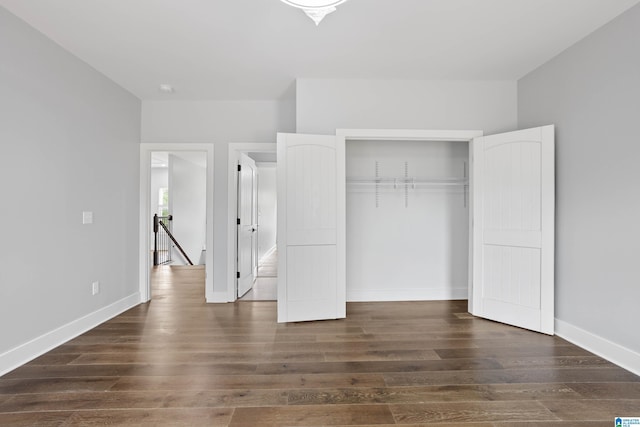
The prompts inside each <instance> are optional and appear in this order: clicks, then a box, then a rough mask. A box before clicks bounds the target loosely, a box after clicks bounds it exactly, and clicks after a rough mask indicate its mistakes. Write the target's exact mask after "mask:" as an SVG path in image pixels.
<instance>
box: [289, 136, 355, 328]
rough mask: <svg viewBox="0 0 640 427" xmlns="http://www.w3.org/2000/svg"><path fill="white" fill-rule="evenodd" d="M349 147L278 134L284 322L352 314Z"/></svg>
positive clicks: (330, 139) (338, 141) (338, 140)
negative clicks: (348, 245)
mask: <svg viewBox="0 0 640 427" xmlns="http://www.w3.org/2000/svg"><path fill="white" fill-rule="evenodd" d="M344 148H345V144H344V138H343V137H336V136H326V135H301V134H278V166H277V174H278V178H277V179H278V322H298V321H310V320H325V319H339V318H344V317H345V316H346V287H345V280H346V279H345V277H346V273H345V221H346V219H345V218H346V215H345V152H344Z"/></svg>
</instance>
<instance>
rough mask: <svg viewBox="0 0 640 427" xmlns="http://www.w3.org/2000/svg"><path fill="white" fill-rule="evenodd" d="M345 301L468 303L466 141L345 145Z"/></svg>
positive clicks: (467, 159) (467, 157)
mask: <svg viewBox="0 0 640 427" xmlns="http://www.w3.org/2000/svg"><path fill="white" fill-rule="evenodd" d="M346 175H347V187H346V188H347V192H346V209H347V219H346V222H347V223H346V230H347V231H346V255H347V289H346V290H347V301H410V300H437V299H466V298H467V295H468V268H469V267H468V265H469V180H468V176H469V143H468V142H464V141H456V142H452V141H415V140H411V141H407V140H347V142H346Z"/></svg>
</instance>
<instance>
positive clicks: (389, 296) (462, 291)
mask: <svg viewBox="0 0 640 427" xmlns="http://www.w3.org/2000/svg"><path fill="white" fill-rule="evenodd" d="M468 297H469V291H468V289H467V288H466V287H465V288H434V289H379V290H376V289H347V301H349V302H374V301H441V300H454V299H467V298H468Z"/></svg>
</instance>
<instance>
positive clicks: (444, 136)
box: [336, 129, 484, 314]
mask: <svg viewBox="0 0 640 427" xmlns="http://www.w3.org/2000/svg"><path fill="white" fill-rule="evenodd" d="M336 135H338V136H341V137H344V139H345V140H354V141H355V140H387V139H388V140H404V141H451V142H454V141H461V142H468V143H469V172H468V175H467V176H469V187H468V191H469V193H468V200H469V203H470V204H469V267H468V269H469V274H468V285H467V289H466V292H465V295H464V296H461V295H459V294H458V292H457V291H455V292H454V294H455V297H452V298H453V299H458V298H461V299H464V298H467V300H468V310H469V313H472V314H473V313H474V311H475V307H474V303H473V300H474V292H473V277H474V275H473V271H474V270H473V262H474V260H473V234H474V228H473V215H472V213H473V204H472V203H473V202H472V201H473V199H474V188H473V186H474V183H473V181H472V180H471V176H472V174H471V172H472V170H473V167H474V165H473V140H474V138H479V137H482V136H483V135H484V132H483V131H481V130H429V129H336ZM347 292H348V293H349V290H348V289H347ZM349 295H351V294H349ZM424 299H438V298H427V297H425V298H424ZM441 299H446V298H441ZM393 300H394V299H389V300H388V301H393ZM347 301H354V300H353V299H351V298H349V297H347ZM370 301H371V300H370Z"/></svg>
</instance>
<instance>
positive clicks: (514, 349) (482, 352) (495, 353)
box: [435, 344, 591, 359]
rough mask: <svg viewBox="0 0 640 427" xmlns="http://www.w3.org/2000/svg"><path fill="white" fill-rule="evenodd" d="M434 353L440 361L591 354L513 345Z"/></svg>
mask: <svg viewBox="0 0 640 427" xmlns="http://www.w3.org/2000/svg"><path fill="white" fill-rule="evenodd" d="M435 352H436V353H437V354H438V356H440V357H441V358H442V359H457V358H465V359H468V358H471V357H492V358H514V357H532V356H546V357H559V356H591V353H589V352H588V351H586V350H583V349H581V348H580V347H576V346H539V345H536V346H521V345H513V344H511V345H509V346H504V347H495V346H490V347H484V348H456V349H452V348H447V349H436V350H435Z"/></svg>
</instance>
